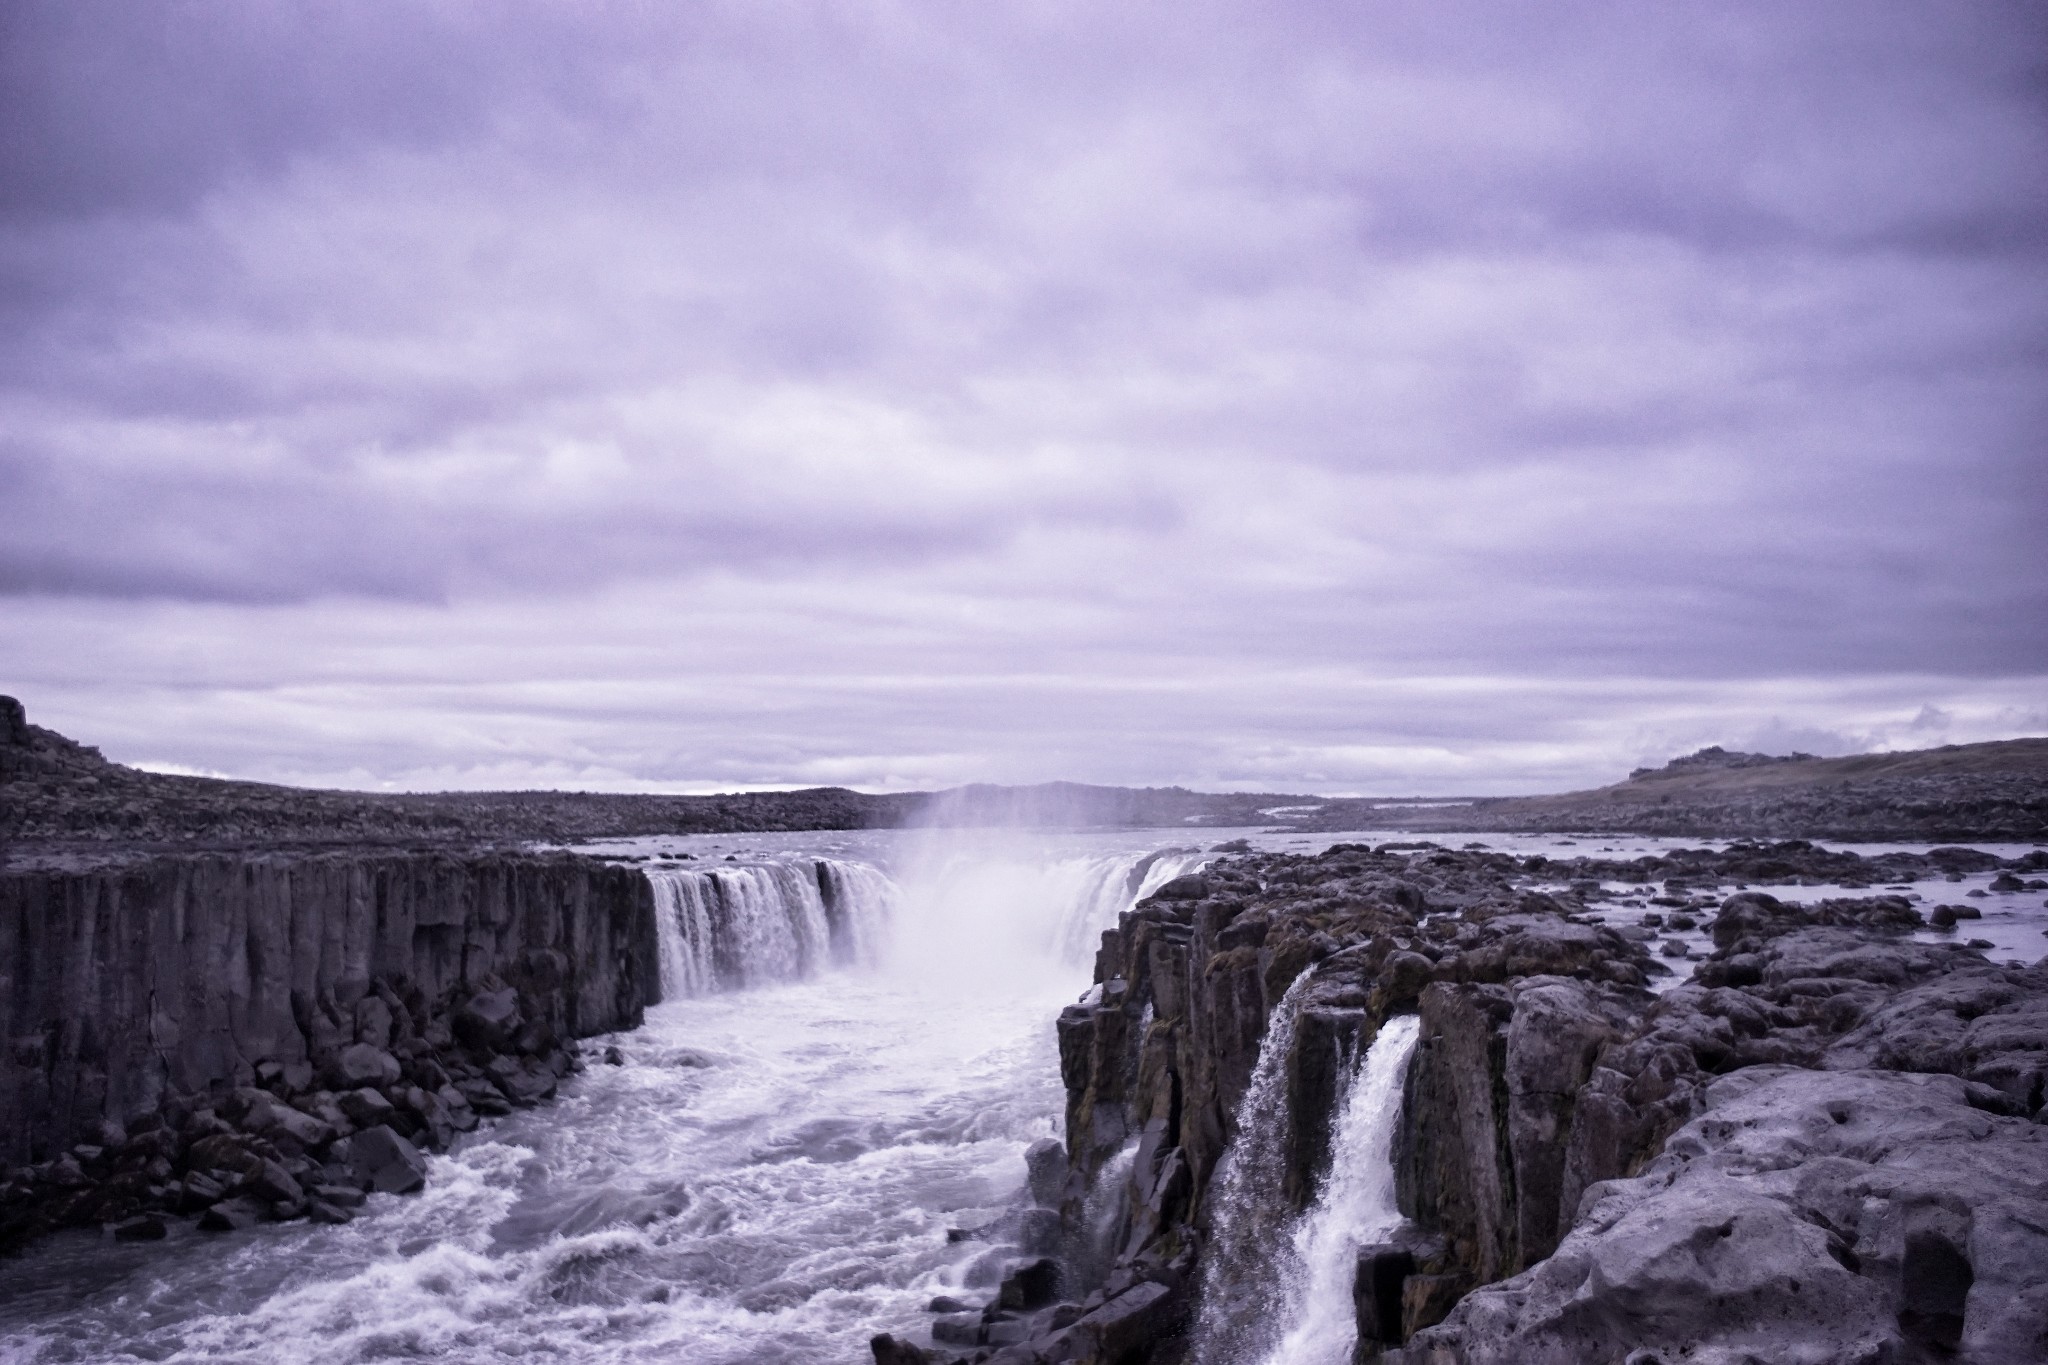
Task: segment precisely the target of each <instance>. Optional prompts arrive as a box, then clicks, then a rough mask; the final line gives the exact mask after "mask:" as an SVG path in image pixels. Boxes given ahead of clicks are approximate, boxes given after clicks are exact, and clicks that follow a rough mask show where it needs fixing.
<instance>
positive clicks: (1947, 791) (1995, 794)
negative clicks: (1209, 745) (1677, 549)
mask: <svg viewBox="0 0 2048 1365" xmlns="http://www.w3.org/2000/svg"><path fill="white" fill-rule="evenodd" d="M1304 823H1305V826H1306V827H1309V828H1314V829H1323V830H1331V829H1355V828H1359V827H1360V826H1361V824H1364V825H1369V826H1370V827H1373V828H1380V829H1388V828H1395V829H1411V830H1439V831H1450V830H1489V831H1506V830H1526V831H1532V832H1544V831H1583V832H1588V833H1598V832H1609V833H1617V834H1618V833H1635V834H1669V835H1687V836H1718V837H1723V838H1832V839H1874V840H1883V839H1890V840H1942V839H1976V840H1992V839H1997V840H2014V841H2021V842H2026V841H2034V840H2043V839H2048V739H2006V740H1995V741H1992V742H1990V743H1986V744H1949V745H1944V746H1942V747H1941V748H1938V749H1912V750H1906V751H1904V752H1900V753H1885V754H1856V755H1852V756H1850V757H1848V758H1815V757H1813V756H1812V755H1810V754H1794V755H1791V756H1789V757H1785V758H1776V757H1771V756H1769V755H1765V754H1742V753H1730V752H1727V751H1725V750H1723V749H1720V748H1718V747H1715V748H1708V749H1701V750H1700V751H1698V752H1697V753H1693V754H1688V755H1686V756H1685V757H1683V758H1677V759H1673V760H1672V761H1671V762H1669V763H1667V764H1665V765H1664V766H1663V767H1661V768H1638V769H1637V770H1636V771H1635V772H1634V773H1633V774H1631V775H1630V776H1629V778H1628V779H1627V780H1626V781H1623V782H1617V783H1615V784H1614V785H1612V786H1608V787H1598V788H1595V789H1593V790H1591V791H1580V792H1565V793H1562V794H1559V795H1556V796H1519V797H1493V798H1476V799H1474V800H1472V801H1471V802H1469V803H1465V804H1459V805H1415V806H1407V807H1390V806H1389V805H1388V804H1387V803H1375V802H1327V803H1325V805H1324V808H1323V809H1321V810H1318V811H1316V812H1314V813H1313V814H1311V815H1309V816H1308V817H1307V818H1306V820H1305V822H1304Z"/></svg>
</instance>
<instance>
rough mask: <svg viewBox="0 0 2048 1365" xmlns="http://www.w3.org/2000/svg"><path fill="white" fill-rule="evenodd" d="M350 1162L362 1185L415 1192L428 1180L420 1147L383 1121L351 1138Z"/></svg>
mask: <svg viewBox="0 0 2048 1365" xmlns="http://www.w3.org/2000/svg"><path fill="white" fill-rule="evenodd" d="M349 1164H350V1166H351V1168H352V1169H353V1171H354V1173H355V1176H356V1181H357V1183H358V1184H359V1185H361V1186H363V1187H364V1188H366V1189H374V1190H377V1191H378V1192H380V1193H383V1194H411V1193H412V1192H413V1191H414V1190H417V1189H419V1188H420V1187H421V1186H422V1185H424V1184H425V1183H426V1180H427V1160H426V1158H425V1157H423V1156H421V1155H420V1153H419V1149H418V1148H416V1147H414V1146H413V1145H412V1144H411V1143H410V1142H407V1141H406V1140H405V1139H404V1138H402V1137H400V1136H399V1135H398V1134H397V1133H395V1132H393V1131H392V1130H391V1129H390V1128H388V1127H384V1126H382V1125H380V1126H378V1127H375V1128H365V1129H364V1130H363V1131H362V1132H360V1133H357V1134H356V1135H355V1136H354V1137H353V1138H351V1139H349Z"/></svg>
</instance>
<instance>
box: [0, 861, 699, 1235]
mask: <svg viewBox="0 0 2048 1365" xmlns="http://www.w3.org/2000/svg"><path fill="white" fill-rule="evenodd" d="M658 960H659V953H658V950H657V947H656V943H655V927H654V918H653V903H652V897H651V894H650V892H649V888H648V884H647V882H646V880H645V878H643V877H641V876H640V875H639V874H638V873H637V872H635V871H633V870H631V869H627V868H620V867H614V866H609V865H606V864H603V863H599V862H596V861H593V860H588V859H582V858H576V857H571V856H568V855H525V854H506V853H496V854H468V855H453V854H419V855H377V856H360V855H357V856H351V855H344V854H315V855H287V854H265V855H257V856H243V857H236V856H229V855H185V856H160V857H153V858H145V859H140V860H136V861H132V862H126V863H115V864H112V865H107V866H101V867H96V868H87V869H77V868H71V869H66V868H63V867H44V868H35V867H30V868H21V867H15V868H12V869H9V870H5V871H0V1020H4V1023H5V1027H6V1031H7V1032H6V1050H5V1052H4V1053H0V1164H4V1165H6V1166H8V1167H11V1168H12V1170H11V1171H10V1172H9V1174H8V1176H7V1179H6V1183H5V1186H4V1189H0V1210H4V1213H0V1219H4V1224H0V1240H12V1239H18V1238H19V1237H22V1236H26V1235H30V1234H32V1233H33V1232H35V1231H36V1230H38V1229H40V1228H42V1227H47V1226H53V1225H58V1224H63V1223H67V1222H81V1221H84V1222H93V1221H99V1222H105V1221H114V1220H116V1219H117V1218H119V1217H123V1216H126V1215H127V1214H128V1213H131V1212H133V1211H135V1210H136V1209H138V1208H140V1207H144V1206H150V1207H175V1208H180V1209H182V1211H186V1212H191V1211H195V1209H196V1208H197V1207H205V1206H207V1205H209V1204H211V1203H213V1202H215V1201H216V1200H218V1199H219V1198H221V1197H224V1196H225V1195H227V1194H230V1193H234V1192H240V1193H243V1194H249V1195H254V1196H256V1197H259V1198H260V1199H261V1200H262V1201H263V1202H264V1206H265V1207H266V1208H267V1209H270V1210H272V1211H273V1212H275V1211H276V1210H279V1209H283V1210H286V1211H291V1212H303V1211H305V1208H306V1202H307V1200H308V1199H310V1198H311V1197H312V1196H310V1195H309V1194H308V1192H307V1191H308V1189H309V1187H310V1186H313V1185H317V1184H319V1183H322V1182H323V1181H326V1182H328V1183H334V1184H338V1185H340V1184H346V1185H351V1186H353V1187H356V1188H362V1187H368V1186H373V1187H376V1188H380V1189H388V1188H393V1182H394V1181H395V1182H398V1184H400V1185H404V1184H407V1183H416V1182H411V1181H410V1176H409V1175H408V1174H406V1173H405V1171H404V1168H408V1167H409V1166H410V1165H411V1164H412V1163H411V1162H410V1161H408V1160H407V1158H406V1156H405V1153H406V1152H407V1151H411V1150H412V1148H413V1146H415V1145H424V1146H427V1147H429V1148H433V1147H440V1146H444V1145H446V1143H447V1142H448V1141H449V1139H450V1138H451V1137H452V1135H453V1134H454V1132H456V1131H458V1130H460V1129H462V1128H465V1127H470V1126H474V1123H475V1118H476V1115H477V1114H478V1113H480V1112H481V1113H503V1112H506V1110H507V1108H508V1106H509V1105H511V1104H523V1103H532V1102H535V1101H537V1100H538V1099H540V1098H543V1097H545V1096H546V1095H549V1094H552V1093H553V1089H554V1086H555V1082H556V1079H557V1078H558V1077H559V1076H560V1075H562V1074H564V1073H565V1072H566V1071H567V1070H569V1069H570V1067H571V1065H572V1064H573V1059H572V1057H571V1055H570V1051H569V1048H568V1044H569V1040H571V1039H573V1038H575V1037H578V1036H581V1035H585V1034H590V1033H596V1032H603V1031H609V1030H614V1029H620V1028H630V1027H633V1026H635V1025H637V1024H638V1023H639V1022H640V1019H641V1014H642V1010H643V1008H644V1006H645V1005H646V1004H648V1003H651V1002H653V1001H654V1000H656V999H658V998H659V976H658V968H657V966H656V964H657V962H658ZM351 1134H352V1135H353V1136H351ZM394 1141H395V1142H396V1143H399V1144H404V1145H403V1146H402V1147H395V1146H394V1145H393V1143H394ZM209 1144H211V1145H209ZM414 1159H416V1154H415V1158H414ZM273 1168H274V1169H273ZM223 1176H225V1179H223ZM279 1177H283V1178H282V1179H281V1178H279ZM326 1202H327V1204H328V1206H329V1208H330V1209H336V1208H340V1207H341V1206H340V1205H336V1204H334V1203H333V1201H331V1200H329V1201H326Z"/></svg>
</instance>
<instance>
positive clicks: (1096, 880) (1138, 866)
mask: <svg viewBox="0 0 2048 1365" xmlns="http://www.w3.org/2000/svg"><path fill="white" fill-rule="evenodd" d="M1206 861H1207V860H1206V859H1205V858H1204V856H1203V855H1202V854H1201V853H1200V852H1199V851H1197V850H1195V849H1180V848H1175V849H1165V850H1162V851H1161V852H1158V853H1153V854H1150V855H1148V856H1146V857H1144V858H1140V859H1138V860H1137V861H1136V862H1132V861H1131V860H1130V859H1129V858H1127V857H1109V858H1090V859H1082V860H1076V861H1075V862H1074V863H1072V864H1069V865H1066V866H1065V868H1064V869H1063V870H1070V871H1071V874H1072V875H1073V876H1074V879H1075V881H1076V882H1077V886H1076V888H1075V892H1076V894H1073V895H1071V896H1069V897H1067V898H1066V899H1065V904H1066V906H1067V912H1066V914H1064V915H1063V916H1061V918H1060V926H1059V931H1058V938H1057V947H1058V951H1059V955H1060V957H1061V959H1062V960H1064V961H1067V962H1086V961H1088V960H1089V958H1090V957H1091V956H1092V955H1093V954H1094V952H1095V946H1096V944H1097V942H1099V941H1100V939H1101V937H1102V933H1103V931H1104V930H1105V929H1114V928H1115V927H1116V922H1117V917H1118V916H1119V915H1121V914H1123V912H1124V911H1126V910H1128V909H1130V908H1131V907H1132V906H1134V905H1136V904H1137V903H1138V902H1139V901H1141V900H1143V899H1145V897H1147V896H1149V895H1151V894H1152V893H1153V892H1154V891H1157V890H1158V889H1159V888H1160V887H1162V886H1164V885H1166V884H1167V883H1168V882H1170V881H1172V880H1173V879H1174V878H1175V877H1178V876H1180V875H1181V874H1182V873H1184V872H1193V871H1196V870H1197V869H1199V868H1200V867H1202V866H1203V865H1204V863H1205V862H1206Z"/></svg>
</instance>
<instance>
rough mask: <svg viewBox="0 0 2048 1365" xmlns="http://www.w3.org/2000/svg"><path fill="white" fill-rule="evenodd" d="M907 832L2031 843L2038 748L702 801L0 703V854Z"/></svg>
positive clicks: (2041, 767) (2043, 797) (2044, 770)
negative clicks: (392, 773)
mask: <svg viewBox="0 0 2048 1365" xmlns="http://www.w3.org/2000/svg"><path fill="white" fill-rule="evenodd" d="M913 824H930V825H938V826H996V825H1002V826H1012V825H1014V826H1025V827H1084V828H1127V827H1154V828H1178V829H1205V828H1206V829H1215V828H1222V827H1232V826H1263V827H1267V828H1277V829H1297V830H1302V831H1338V830H1387V829H1397V830H1415V831H1425V832H1449V831H1457V830H1473V831H1511V830H1523V831H1532V832H1541V831H1583V832H1589V833H1590V832H1612V833H1625V832H1632V833H1643V834H1669V835H1682V836H1696V837H1697V836H1720V837H1727V838H1737V837H1750V838H1800V837H1806V838H1836V839H1896V840H1946V839H1977V840H1987V839H2000V840H2019V841H2031V840H2043V839H2048V739H2015V740H2002V741H1998V742H1995V743H1990V744H1960V745H1949V746H1945V747H1943V748H1939V749H1922V750H1914V751H1911V752H1906V753H1892V754H1859V755H1856V756H1855V757H1851V758H1814V757H1812V756H1811V755H1806V754H1795V755H1792V756H1790V757H1784V758H1778V757H1772V756H1769V755H1764V754H1742V753H1730V752H1728V751H1725V750H1722V749H1719V748H1708V749H1702V750H1700V751H1699V752H1697V753H1693V754H1688V755H1686V756H1685V757H1683V758H1678V759H1673V760H1672V761H1671V762H1670V763H1668V764H1666V765H1665V766H1663V767H1661V768H1654V769H1652V768H1641V769H1637V770H1636V772H1635V773H1633V774H1632V775H1631V776H1630V777H1629V778H1628V779H1627V780H1626V781H1623V782H1618V783H1615V784H1614V785H1612V786H1608V787H1600V788H1596V789H1594V790H1592V791H1583V792H1566V793H1563V794H1561V795H1556V796H1525V797H1475V798H1470V799H1466V800H1459V799H1455V798H1426V797H1425V798H1416V799H1414V800H1412V801H1406V802H1397V801H1386V800H1371V799H1363V798H1328V797H1316V796H1292V795H1287V794H1284V793H1277V792H1261V793H1232V794H1216V793H1208V792H1195V791H1189V790H1187V789H1186V788H1184V787H1103V786H1090V785H1085V784H1082V783H1074V782H1050V783H1044V784H1041V785H1038V786H1029V787H1001V786H991V785H986V784H976V785H972V786H966V787H956V788H952V789H950V790H947V791H941V792H895V793H886V794H882V793H872V792H857V791H850V790H848V789H846V788H844V787H814V788H810V789H808V790H804V791H789V792H736V793H731V794H728V795H721V796H646V795H614V794H610V793H603V792H557V791H518V792H436V793H423V794H413V795H391V794H384V793H372V792H349V791H321V790H314V789H308V788H302V787H286V786H277V785H273V784H267V783H261V782H236V781H228V780H223V779H219V778H207V777H180V776H172V775H168V774H163V773H150V772H143V771H142V770H140V769H138V768H130V767H126V766H124V765H122V764H118V763H111V762H109V761H108V760H107V759H106V758H105V757H104V756H102V755H101V753H100V752H99V750H97V749H94V748H90V747H88V746H86V745H83V744H80V743H78V742H76V741H75V740H71V739H68V738H66V737H65V736H63V735H60V734H58V733H57V732H56V731H54V730H48V729H45V728H43V727H41V726H37V725H31V724H29V723H28V719H27V716H26V715H25V713H24V712H23V710H22V707H21V704H20V703H19V702H18V701H16V700H15V699H14V698H12V697H0V842H5V841H18V842H41V843H84V844H92V845H100V846H105V845H141V846H150V845H178V846H193V845H208V846H213V845H217V846H224V847H237V846H245V845H252V844H261V845H270V844H365V843H368V844H402V845H422V844H465V845H473V844H504V843H519V842H525V841H528V840H544V841H551V842H574V841H577V840H582V839H597V838H607V837H621V836H626V835H634V834H716V833H738V832H742V831H765V830H812V829H888V828H897V827H901V826H905V825H913Z"/></svg>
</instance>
